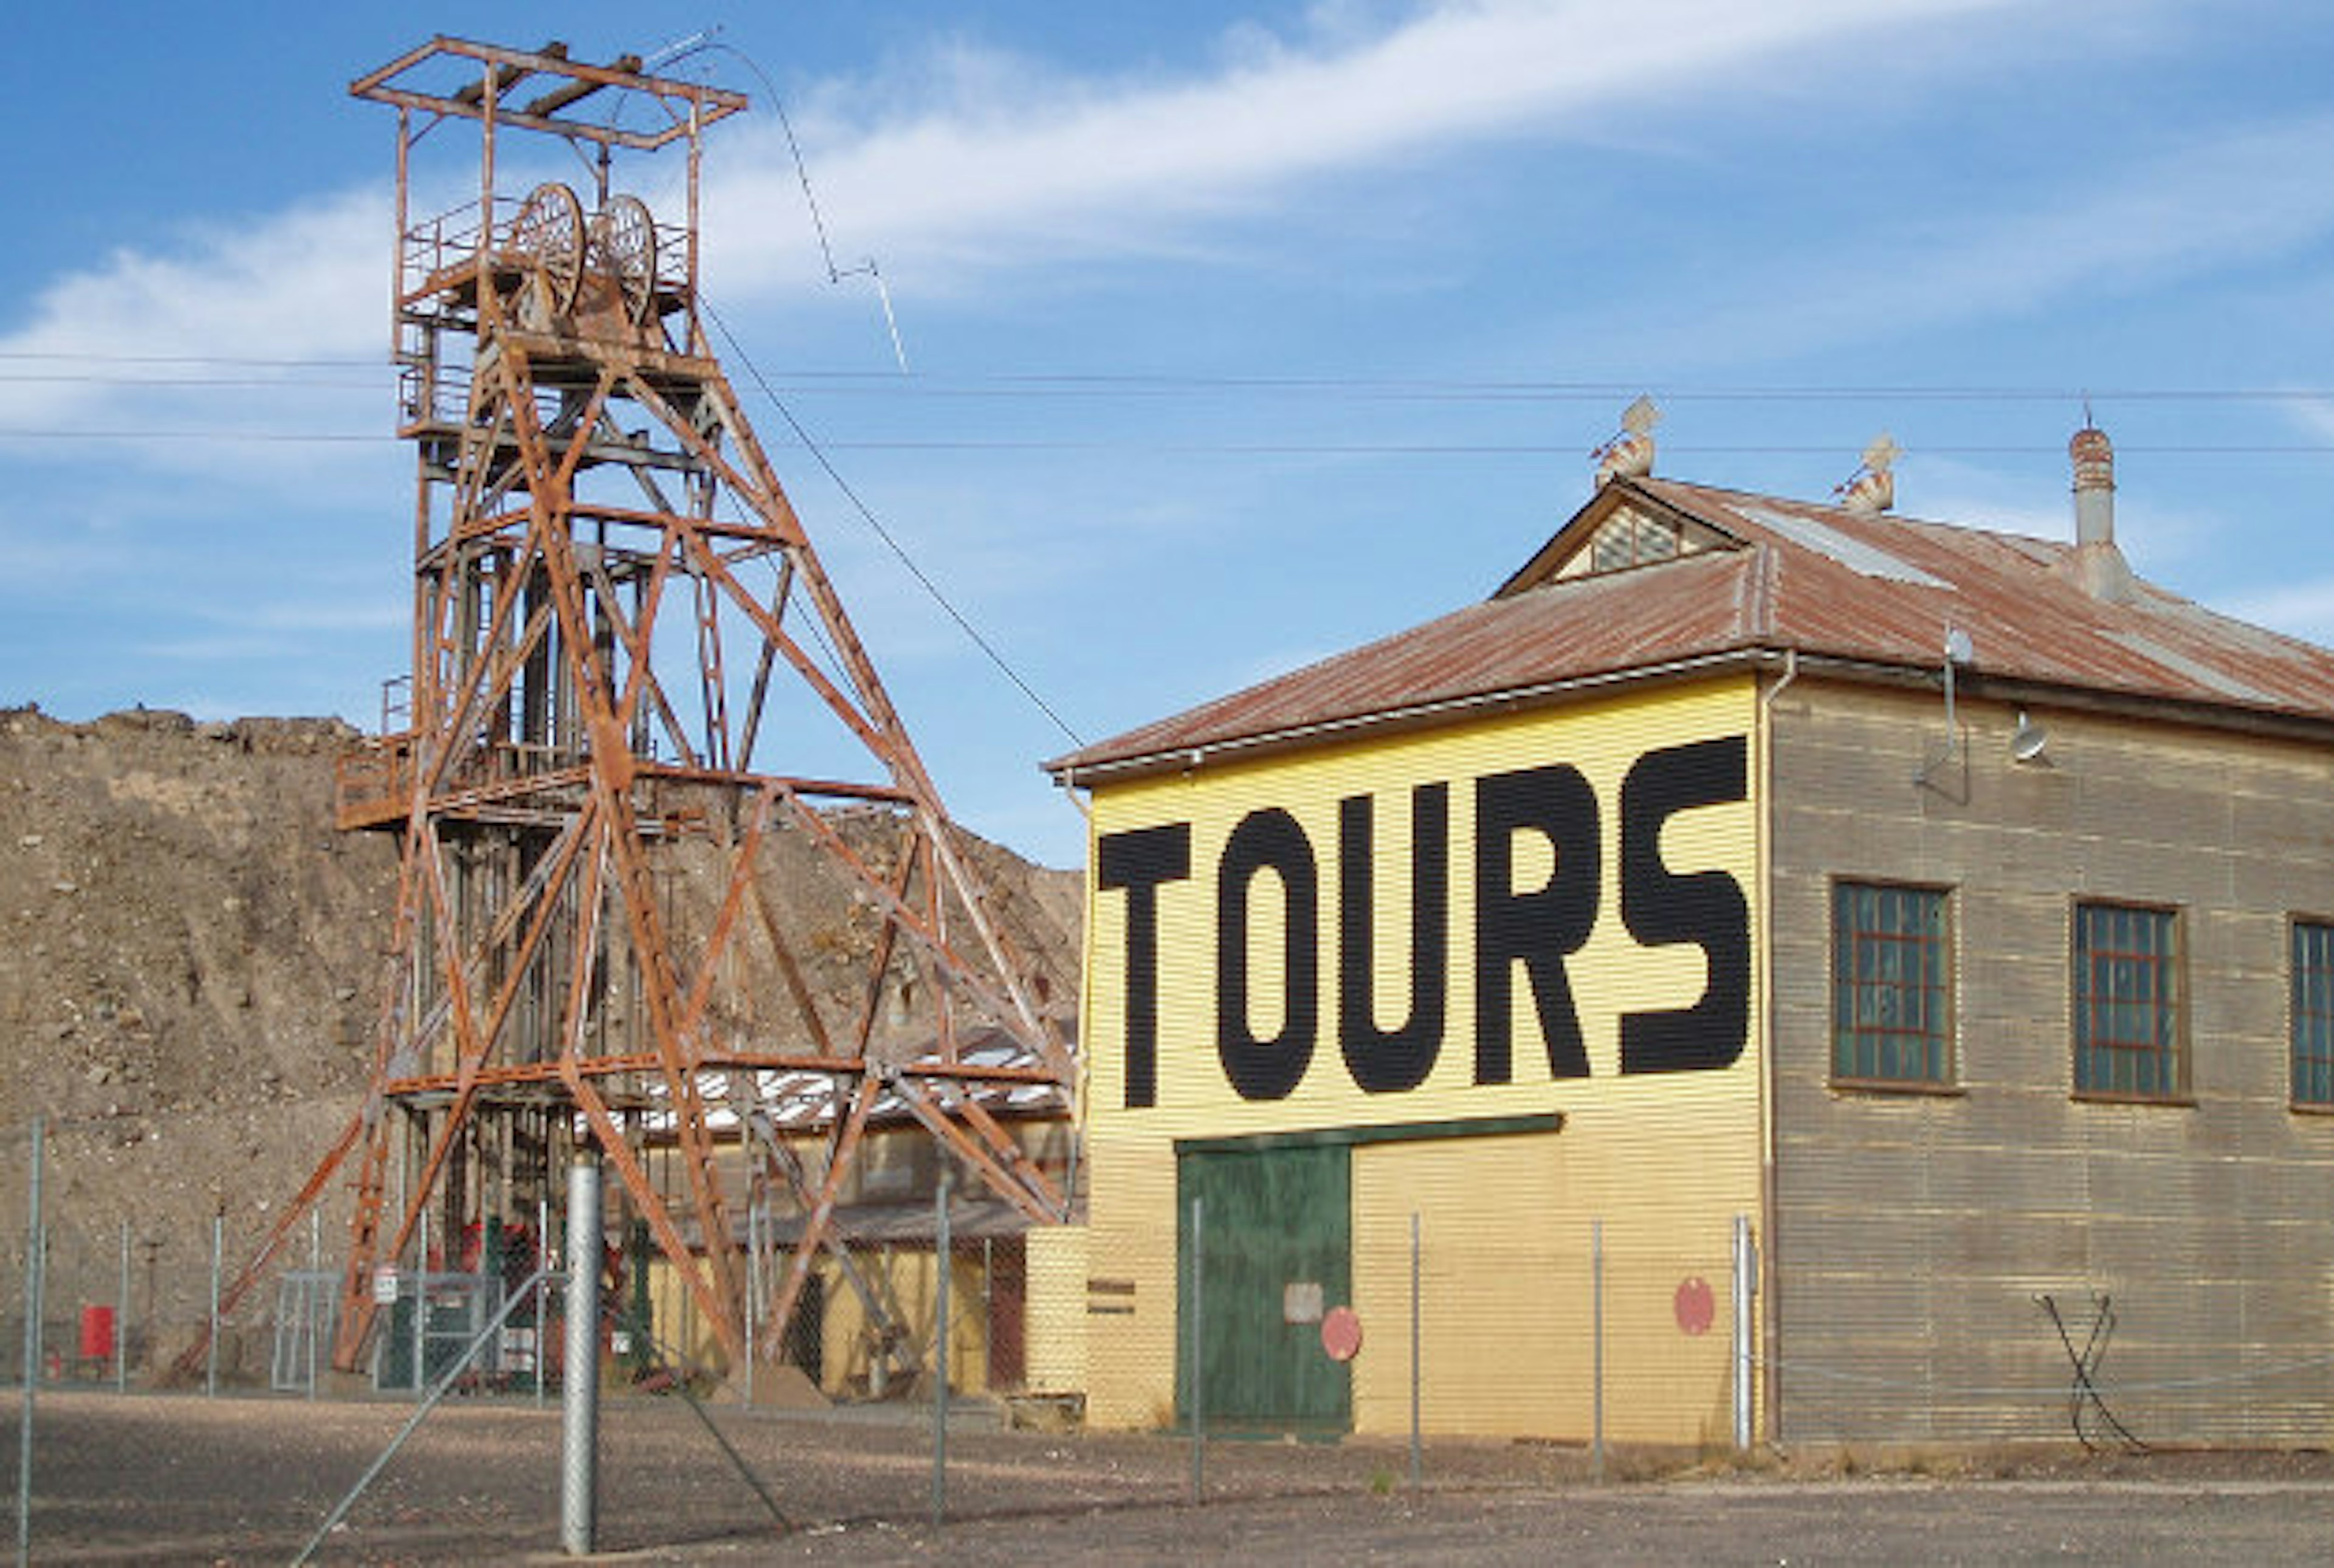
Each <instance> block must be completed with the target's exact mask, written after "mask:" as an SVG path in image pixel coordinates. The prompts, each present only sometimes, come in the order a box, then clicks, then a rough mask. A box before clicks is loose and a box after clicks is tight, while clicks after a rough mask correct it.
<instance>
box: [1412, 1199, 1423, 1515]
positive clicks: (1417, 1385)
mask: <svg viewBox="0 0 2334 1568" xmlns="http://www.w3.org/2000/svg"><path fill="white" fill-rule="evenodd" d="M1418 1275H1419V1267H1418V1210H1416V1209H1414V1208H1413V1209H1412V1210H1411V1211H1410V1490H1411V1495H1412V1496H1417V1495H1418V1493H1419V1492H1420V1491H1421V1490H1423V1486H1424V1473H1425V1461H1424V1457H1423V1455H1422V1454H1421V1453H1420V1446H1419V1433H1418V1401H1419V1399H1420V1395H1421V1391H1422V1388H1423V1382H1424V1375H1423V1370H1422V1369H1421V1367H1420V1366H1419V1360H1418V1347H1419V1338H1420V1335H1419V1311H1418V1294H1419V1292H1418Z"/></svg>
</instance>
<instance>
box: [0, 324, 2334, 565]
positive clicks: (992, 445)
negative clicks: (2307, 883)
mask: <svg viewBox="0 0 2334 1568" xmlns="http://www.w3.org/2000/svg"><path fill="white" fill-rule="evenodd" d="M722 331H723V332H724V334H725V336H726V335H727V333H728V328H726V327H724V328H723V329H722ZM748 368H749V370H750V366H749V367H748ZM754 380H755V383H756V385H757V388H758V389H759V390H761V392H762V394H763V395H764V396H765V397H766V398H767V399H769V400H770V402H771V404H772V406H773V407H776V409H778V410H779V412H780V414H781V415H782V416H784V417H785V418H786V423H787V424H788V425H789V426H791V427H793V428H794V431H795V436H796V444H797V445H799V446H800V447H802V449H803V450H805V452H808V453H809V454H810V455H811V456H812V457H814V458H815V459H816V460H817V461H818V462H819V465H820V467H823V468H825V469H826V470H827V473H828V475H829V476H830V477H832V478H834V481H835V483H836V485H837V486H841V487H842V488H843V489H844V494H845V495H849V496H850V498H851V500H852V502H853V504H854V506H860V507H863V506H864V503H863V502H862V501H860V499H859V497H858V496H857V495H855V494H853V493H852V492H851V490H850V488H849V486H848V485H847V484H846V483H845V482H844V480H843V479H842V477H841V476H839V475H837V474H836V473H835V472H834V468H833V467H832V465H830V464H828V463H827V462H826V460H825V453H828V452H962V453H980V452H996V453H1003V454H1008V455H1010V454H1017V453H1027V454H1039V453H1048V452H1054V453H1071V454H1090V455H1104V456H1107V455H1113V454H1116V455H1124V456H1150V457H1577V456H1578V455H1579V452H1580V447H1579V443H1577V442H1576V441H1553V442H1550V441H1511V442H1490V441H1143V440H1091V441H1082V440H1068V439H1061V438H1029V439H1026V440H1025V439H1013V438H974V437H965V438H947V437H933V438H909V437H902V438H890V439H886V438H868V439H863V440H850V439H843V440H834V439H829V440H814V439H812V438H811V437H810V436H809V434H808V433H807V432H806V431H805V429H804V428H803V427H802V426H801V425H800V424H798V423H796V420H795V418H794V417H793V415H792V414H791V413H789V412H787V410H786V406H785V404H784V403H783V402H781V401H780V400H779V396H778V392H777V390H776V389H774V388H773V387H771V386H770V385H769V384H768V383H767V382H765V381H764V380H762V378H761V377H760V376H759V375H756V376H755V377H754ZM0 441H217V442H222V443H232V442H237V441H264V442H269V443H282V444H287V445H294V446H296V445H301V444H315V445H324V446H362V445H367V444H376V445H380V446H385V447H386V446H397V445H400V444H401V443H402V438H400V437H398V436H396V435H393V434H372V433H359V432H353V431H330V430H321V431H304V430H231V429H189V428H182V429H135V428H119V427H108V428H71V429H63V428H24V427H0ZM1662 451H1663V452H1664V454H1665V455H1667V456H1670V457H1837V456H1839V455H1840V454H1841V452H1842V451H1843V448H1842V447H1840V446H1839V444H1838V443H1837V442H1818V443H1788V444H1787V443H1776V442H1745V443H1722V444H1704V443H1698V442H1683V441H1668V442H1664V443H1663V446H1662ZM2116 451H2117V453H2118V454H2119V455H2122V456H2126V457H2132V456H2139V457H2324V456H2328V455H2329V454H2334V442H2326V441H2292V442H2271V441H2244V442H2194V441H2181V442H2168V443H2151V442H2138V441H2118V442H2117V443H2116ZM1902 452H1903V458H1902V459H1900V460H1903V459H1918V458H1921V457H2063V456H2065V454H2066V446H2065V444H2064V443H2049V442H2045V443H2039V444H2037V443H2025V442H1992V443H1987V442H1977V443H1972V442H1955V443H1953V444H1950V445H1941V446H1927V445H1914V444H1911V443H1906V444H1905V446H1904V447H1903V448H1902ZM868 521H869V522H870V524H872V525H873V526H874V527H875V528H876V530H877V532H878V533H881V532H882V524H880V523H876V522H875V521H874V519H873V516H872V515H870V517H869V519H868ZM885 543H887V544H892V548H893V549H894V550H895V551H896V550H898V549H899V546H898V544H896V543H895V542H893V541H892V540H890V539H889V538H888V536H887V537H886V539H885ZM902 559H903V560H904V559H905V556H904V553H903V554H902Z"/></svg>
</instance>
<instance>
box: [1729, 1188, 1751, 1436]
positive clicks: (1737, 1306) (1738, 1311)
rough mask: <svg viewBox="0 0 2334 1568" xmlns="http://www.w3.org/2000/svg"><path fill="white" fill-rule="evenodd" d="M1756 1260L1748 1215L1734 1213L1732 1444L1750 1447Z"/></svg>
mask: <svg viewBox="0 0 2334 1568" xmlns="http://www.w3.org/2000/svg"><path fill="white" fill-rule="evenodd" d="M1756 1272H1757V1264H1756V1262H1755V1261H1754V1259H1753V1258H1752V1255H1751V1217H1750V1216H1748V1215H1743V1214H1738V1215H1736V1216H1735V1217H1734V1447H1735V1449H1736V1450H1737V1451H1738V1452H1747V1451H1748V1450H1749V1449H1750V1447H1751V1276H1752V1275H1754V1274H1755V1273H1756Z"/></svg>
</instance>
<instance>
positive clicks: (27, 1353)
mask: <svg viewBox="0 0 2334 1568" xmlns="http://www.w3.org/2000/svg"><path fill="white" fill-rule="evenodd" d="M47 1134H48V1124H47V1122H46V1121H45V1120H44V1119H43V1118H42V1117H39V1116H35V1117H34V1118H33V1169H32V1185H31V1189H30V1194H29V1196H28V1198H27V1199H26V1206H27V1207H28V1209H29V1211H30V1217H29V1218H28V1219H27V1221H26V1223H25V1226H24V1415H23V1417H22V1419H20V1421H19V1423H18V1425H17V1429H16V1563H17V1565H18V1568H24V1564H25V1563H30V1562H31V1561H32V1560H33V1397H34V1390H35V1389H37V1388H39V1386H40V1382H41V1265H42V1255H43V1253H44V1252H46V1251H47V1250H48V1241H47V1238H46V1237H45V1236H43V1235H42V1233H41V1161H42V1159H43V1155H44V1153H45V1152H46V1151H45V1150H44V1149H43V1143H44V1142H45V1141H46V1139H47Z"/></svg>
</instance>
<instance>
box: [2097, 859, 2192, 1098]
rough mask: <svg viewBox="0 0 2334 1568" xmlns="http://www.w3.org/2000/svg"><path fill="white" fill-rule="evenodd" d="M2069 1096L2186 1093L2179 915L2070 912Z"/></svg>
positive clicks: (2108, 907) (2136, 909)
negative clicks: (2072, 938)
mask: <svg viewBox="0 0 2334 1568" xmlns="http://www.w3.org/2000/svg"><path fill="white" fill-rule="evenodd" d="M2074 946H2075V953H2074V960H2075V964H2074V969H2075V972H2074V1014H2075V1092H2077V1093H2078V1094H2099V1095H2107V1096H2112V1097H2117V1098H2131V1099H2139V1100H2175V1099H2179V1098H2181V1097H2182V1096H2184V1095H2185V1094H2186V1093H2187V1091H2188V1051H2187V1020H2186V1017H2185V998H2184V996H2183V992H2184V990H2185V986H2184V985H2183V982H2182V977H2181V967H2182V965H2181V944H2180V915H2179V911H2177V910H2175V909H2148V908H2146V907H2144V906H2140V905H2134V904H2097V903H2081V904H2077V905H2076V906H2075V943H2074Z"/></svg>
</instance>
